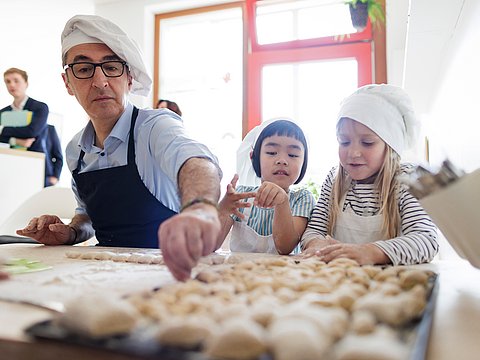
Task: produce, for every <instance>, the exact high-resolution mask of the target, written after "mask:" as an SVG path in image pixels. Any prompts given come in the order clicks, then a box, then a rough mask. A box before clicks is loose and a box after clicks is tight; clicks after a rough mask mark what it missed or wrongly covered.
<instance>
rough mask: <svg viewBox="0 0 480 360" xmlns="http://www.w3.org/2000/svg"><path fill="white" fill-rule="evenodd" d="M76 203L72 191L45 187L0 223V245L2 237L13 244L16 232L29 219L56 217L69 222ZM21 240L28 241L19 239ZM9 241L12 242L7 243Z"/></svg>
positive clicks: (63, 188)
mask: <svg viewBox="0 0 480 360" xmlns="http://www.w3.org/2000/svg"><path fill="white" fill-rule="evenodd" d="M76 207H77V201H76V200H75V196H74V195H73V192H72V189H70V188H65V187H57V186H50V187H46V188H44V189H42V190H40V191H39V192H37V193H36V194H34V195H32V196H31V197H30V198H28V199H27V200H26V201H25V202H24V203H23V204H21V205H20V206H19V207H18V208H17V209H16V210H14V211H13V213H12V214H10V216H8V217H7V218H6V219H5V220H4V221H3V222H1V221H0V243H2V241H1V237H2V235H5V237H4V241H3V242H4V243H5V242H15V241H13V240H15V238H12V236H15V237H16V236H17V235H16V232H15V231H16V230H18V229H22V228H24V227H25V226H26V225H27V224H28V222H29V221H30V219H32V218H34V217H36V216H40V215H46V214H48V215H57V216H58V217H59V218H60V219H62V220H63V219H66V220H67V219H68V220H70V219H71V218H73V216H74V215H75V208H76ZM0 220H1V219H0ZM19 238H20V240H21V239H28V238H23V237H19ZM7 239H10V240H12V241H7Z"/></svg>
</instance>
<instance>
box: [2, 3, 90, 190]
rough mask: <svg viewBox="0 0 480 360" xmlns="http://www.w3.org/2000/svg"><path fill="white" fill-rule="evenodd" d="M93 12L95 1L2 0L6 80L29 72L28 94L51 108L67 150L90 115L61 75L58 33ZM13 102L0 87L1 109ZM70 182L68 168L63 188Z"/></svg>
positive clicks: (3, 69) (53, 120) (4, 89)
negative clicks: (10, 72) (14, 71)
mask: <svg viewBox="0 0 480 360" xmlns="http://www.w3.org/2000/svg"><path fill="white" fill-rule="evenodd" d="M93 13H94V1H93V0H68V1H65V0H48V1H37V0H16V1H9V0H0V34H1V42H2V50H1V56H0V72H1V74H2V80H3V72H4V71H5V70H7V69H8V68H10V67H18V68H20V69H22V70H25V71H26V72H27V73H28V76H29V87H28V89H27V94H28V95H29V96H31V97H32V98H34V99H37V100H40V101H43V102H45V103H46V104H47V105H48V106H49V109H50V112H51V113H52V114H53V115H52V119H51V120H49V121H50V122H54V125H55V126H56V127H58V132H59V135H60V136H61V140H62V147H63V149H65V146H66V144H67V142H68V140H70V138H71V137H72V136H73V135H74V134H75V133H76V132H78V131H79V130H80V129H81V128H82V126H84V124H85V121H86V116H85V112H84V111H83V110H82V109H81V107H80V106H79V105H78V103H77V101H76V100H75V98H73V97H72V96H70V95H68V93H67V91H66V89H65V85H64V84H63V81H62V78H61V76H60V74H61V73H62V71H63V70H62V62H61V46H60V34H61V32H62V30H63V27H64V25H65V23H66V22H67V20H68V19H69V18H70V17H72V16H73V15H76V14H93ZM2 82H3V81H2ZM12 101H13V99H12V97H11V96H10V94H9V93H8V92H7V90H6V88H5V86H4V85H0V106H1V107H4V106H7V105H9V104H11V103H12ZM69 179H70V175H69V173H68V170H67V169H66V167H64V170H63V173H62V177H61V182H62V185H65V186H69V184H70V180H69Z"/></svg>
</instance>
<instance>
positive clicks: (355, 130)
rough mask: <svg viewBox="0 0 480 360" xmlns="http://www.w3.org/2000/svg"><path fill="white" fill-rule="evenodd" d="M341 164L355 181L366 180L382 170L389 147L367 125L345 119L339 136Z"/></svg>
mask: <svg viewBox="0 0 480 360" xmlns="http://www.w3.org/2000/svg"><path fill="white" fill-rule="evenodd" d="M337 140H338V144H339V150H338V155H339V157H340V163H341V164H342V166H343V168H344V169H345V170H346V171H347V172H348V174H349V175H350V177H351V178H352V179H354V180H365V179H368V178H369V177H371V176H372V175H375V174H376V173H377V172H378V171H379V170H380V168H381V166H382V164H383V162H384V159H385V154H386V150H387V145H386V144H385V142H384V141H383V140H382V139H381V138H380V137H379V136H378V135H377V134H375V133H374V132H373V131H372V130H370V129H369V128H368V127H366V126H365V125H363V124H361V123H359V122H357V121H354V120H351V119H348V118H347V119H343V120H342V123H341V124H340V128H339V130H338V134H337Z"/></svg>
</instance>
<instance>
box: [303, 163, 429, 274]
mask: <svg viewBox="0 0 480 360" xmlns="http://www.w3.org/2000/svg"><path fill="white" fill-rule="evenodd" d="M411 167H412V165H407V164H403V165H402V166H401V173H407V172H409V170H410V169H411ZM335 175H336V168H333V169H332V170H331V171H330V173H329V174H328V176H327V178H326V179H325V182H324V183H323V185H322V190H321V194H320V198H319V199H318V202H317V204H316V206H315V208H314V210H313V213H312V217H311V219H310V221H309V223H308V226H307V229H306V230H305V233H304V234H303V236H302V240H301V246H302V249H303V248H304V247H305V246H306V244H307V243H308V242H309V241H310V240H313V239H314V238H324V237H325V236H326V235H327V227H328V218H329V211H330V206H329V204H330V199H331V193H332V187H333V182H334V179H335ZM398 194H399V199H398V209H399V213H400V226H401V232H400V236H398V237H396V238H393V239H388V240H380V241H376V242H375V245H376V246H378V247H379V248H381V249H382V250H383V251H384V252H385V254H386V255H387V256H388V257H389V259H390V260H391V262H392V264H393V265H408V264H419V263H424V262H429V261H431V260H432V259H433V257H434V256H435V255H436V254H437V253H438V243H437V228H436V226H435V224H434V223H433V222H432V220H431V219H430V217H429V216H428V215H427V213H426V212H425V210H424V209H423V208H422V206H421V205H420V204H419V203H418V201H417V199H415V198H414V197H413V196H412V195H411V194H410V193H409V192H408V191H407V190H406V188H405V187H401V188H400V190H399V192H398ZM347 207H351V209H352V210H353V211H354V212H355V214H357V215H359V216H373V215H377V214H378V213H379V211H380V204H379V194H378V191H377V190H375V189H374V185H373V184H359V183H356V182H352V185H351V186H350V189H349V190H348V192H347V194H346V198H345V202H344V203H343V208H342V211H345V210H346V209H347ZM337 240H340V241H341V240H342V239H337Z"/></svg>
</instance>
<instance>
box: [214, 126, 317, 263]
mask: <svg viewBox="0 0 480 360" xmlns="http://www.w3.org/2000/svg"><path fill="white" fill-rule="evenodd" d="M237 156H238V158H237V161H238V163H237V169H238V171H239V173H238V175H237V174H236V175H235V176H234V178H233V179H232V181H231V182H230V184H228V186H227V191H226V193H225V196H224V197H223V199H222V200H221V201H220V202H219V204H218V205H219V218H220V222H221V223H222V230H221V232H220V236H219V242H223V240H224V239H225V237H226V236H227V234H228V232H229V231H230V229H231V233H230V250H231V251H236V252H257V253H271V254H289V253H291V252H292V251H293V250H294V249H296V248H297V246H298V243H299V241H300V237H301V235H302V233H303V232H304V230H305V228H306V226H307V221H308V219H309V218H310V214H311V212H312V209H313V207H314V205H315V199H314V197H313V195H312V194H311V193H310V191H308V190H307V189H305V188H298V189H293V188H291V186H292V185H293V184H298V183H299V182H300V181H301V180H302V179H303V177H304V175H305V172H306V170H307V164H308V145H307V140H306V138H305V134H304V133H303V131H302V129H301V128H300V127H299V126H298V125H297V124H295V123H294V122H293V121H290V120H286V119H272V120H269V121H267V122H265V123H263V124H262V125H261V126H259V127H257V128H254V129H253V130H252V131H251V132H250V133H249V134H247V136H246V137H245V139H244V141H243V143H242V145H241V146H240V148H239V150H238V152H237ZM257 179H258V182H257ZM237 182H239V184H241V185H238V186H237ZM249 198H251V200H250V201H247V202H245V200H246V199H249Z"/></svg>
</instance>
